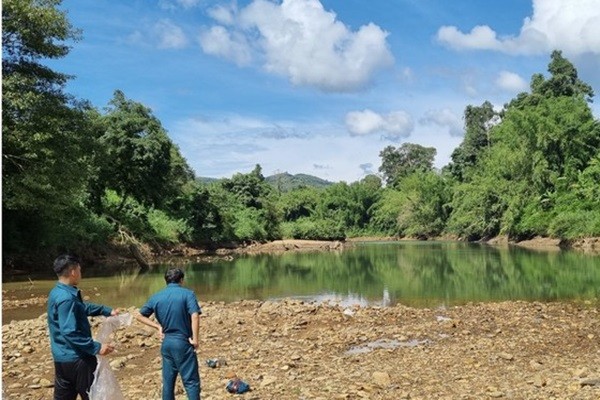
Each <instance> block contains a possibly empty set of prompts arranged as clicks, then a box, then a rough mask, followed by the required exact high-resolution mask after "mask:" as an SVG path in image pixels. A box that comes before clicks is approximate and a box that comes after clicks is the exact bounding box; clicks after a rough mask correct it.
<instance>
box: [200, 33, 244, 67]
mask: <svg viewBox="0 0 600 400" xmlns="http://www.w3.org/2000/svg"><path fill="white" fill-rule="evenodd" d="M200 45H201V46H202V49H203V50H204V52H205V53H207V54H211V55H214V56H219V57H223V58H226V59H228V60H232V61H234V62H235V63H236V64H237V65H239V66H243V65H248V64H249V63H250V62H251V60H252V54H251V49H250V47H249V45H248V43H247V42H246V38H245V37H244V36H242V35H240V34H238V33H236V32H233V33H230V32H229V31H228V30H227V29H225V28H224V27H222V26H213V27H212V28H210V29H209V30H208V31H205V32H203V33H202V34H201V35H200Z"/></svg>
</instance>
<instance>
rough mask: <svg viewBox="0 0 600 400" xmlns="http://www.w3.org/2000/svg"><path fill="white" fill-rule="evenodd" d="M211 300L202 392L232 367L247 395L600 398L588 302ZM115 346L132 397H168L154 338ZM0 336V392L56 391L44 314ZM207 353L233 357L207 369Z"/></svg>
mask: <svg viewBox="0 0 600 400" xmlns="http://www.w3.org/2000/svg"><path fill="white" fill-rule="evenodd" d="M202 305H203V317H202V318H201V326H202V328H201V345H200V349H199V352H198V358H199V361H200V363H201V376H202V387H203V399H204V400H217V399H226V398H230V397H231V396H232V395H229V394H227V393H226V391H225V385H226V383H227V380H228V379H229V378H230V377H232V376H234V375H237V376H239V377H240V378H241V379H243V380H245V381H246V382H248V383H249V384H250V386H251V388H252V391H251V392H250V393H247V394H245V395H244V396H243V397H244V398H245V399H246V400H248V399H262V400H274V399H277V400H281V399H323V400H325V399H390V400H391V399H394V400H395V399H423V400H425V399H488V398H507V399H598V398H600V363H599V362H598V360H600V334H599V333H598V332H600V313H599V312H598V309H597V308H594V307H593V306H592V305H591V304H587V305H586V304H581V305H576V304H566V303H548V304H543V303H526V302H503V303H489V304H468V305H465V306H460V307H451V308H447V309H416V308H410V307H406V306H403V305H396V306H393V307H385V308H379V307H366V308H352V309H343V308H341V307H339V306H335V305H327V304H321V305H317V304H306V303H302V302H298V301H291V300H288V301H282V302H259V301H242V302H236V303H231V304H222V303H209V304H202ZM129 311H130V312H133V311H134V309H133V308H130V309H129ZM101 320H102V318H99V317H97V318H93V326H94V330H95V331H97V329H98V326H99V324H100V323H101ZM115 342H116V343H117V352H116V353H115V354H113V355H111V356H110V357H109V358H110V361H111V364H112V365H113V368H114V370H115V375H116V377H117V379H118V381H119V382H120V385H121V387H122V389H123V392H124V394H125V398H126V399H158V398H160V395H159V393H160V387H161V375H160V374H161V372H160V368H161V365H160V357H159V346H160V343H159V341H158V338H157V337H156V335H155V334H154V333H153V332H152V331H151V330H149V329H147V328H146V327H145V326H142V325H140V324H138V323H136V322H134V324H133V325H132V326H129V327H127V328H123V329H121V330H119V331H118V332H117V333H116V335H115ZM2 343H3V355H2V366H3V369H2V383H3V385H2V386H3V391H4V394H3V398H4V397H5V398H10V399H50V398H51V393H52V387H51V384H52V383H51V382H52V379H53V364H52V359H51V357H50V352H49V344H48V338H47V329H46V320H45V315H41V316H40V317H39V318H37V319H33V320H27V321H18V322H12V323H10V324H7V325H4V326H3V327H2ZM209 358H220V359H222V360H225V362H226V365H221V366H220V367H218V368H215V369H211V368H208V366H207V365H206V363H205V360H206V359H209ZM223 364H224V363H223ZM177 388H178V389H177V393H178V396H177V398H178V399H185V398H186V397H185V394H184V392H183V390H182V387H181V384H180V383H179V382H178V384H177ZM231 398H232V397H231Z"/></svg>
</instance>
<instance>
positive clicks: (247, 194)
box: [2, 0, 600, 274]
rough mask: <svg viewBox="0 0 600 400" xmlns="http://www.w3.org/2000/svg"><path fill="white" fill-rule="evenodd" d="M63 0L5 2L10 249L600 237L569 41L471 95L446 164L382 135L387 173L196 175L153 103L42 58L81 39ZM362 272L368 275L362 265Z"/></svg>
mask: <svg viewBox="0 0 600 400" xmlns="http://www.w3.org/2000/svg"><path fill="white" fill-rule="evenodd" d="M59 5H60V1H59V0H7V1H4V2H3V4H2V6H3V7H2V8H3V10H2V24H3V30H2V45H3V49H2V54H3V60H2V72H3V81H2V90H3V96H2V151H3V158H2V179H3V191H2V200H3V204H2V212H3V251H4V254H5V258H6V257H9V258H10V257H15V256H18V255H26V254H28V253H30V252H33V253H39V254H51V253H55V252H56V251H58V250H60V251H64V250H69V251H71V250H76V249H78V248H85V247H94V246H102V245H103V244H104V243H106V242H108V241H117V242H121V243H123V244H129V243H132V242H133V243H135V242H140V241H141V242H146V243H149V244H151V245H153V246H154V247H157V246H158V247H160V246H172V245H175V244H177V243H181V242H184V243H189V244H197V245H205V246H218V245H219V244H221V243H223V242H229V241H232V242H249V241H265V240H273V239H278V238H281V237H289V238H299V239H343V238H345V237H347V236H358V235H362V234H380V235H395V236H411V237H421V238H429V237H435V236H437V235H440V234H444V233H451V234H455V235H458V236H460V237H462V238H465V239H469V240H478V239H482V238H487V237H491V236H494V235H498V234H506V235H508V236H509V237H511V238H514V239H522V238H528V237H532V236H534V235H543V236H554V237H560V238H565V239H575V238H580V237H586V236H594V235H600V212H599V211H600V184H599V182H600V122H599V121H598V120H596V119H595V118H594V116H593V114H592V111H591V109H590V107H589V102H591V101H592V98H593V95H594V92H593V90H592V88H591V87H590V86H589V85H588V84H586V83H584V82H582V81H581V80H580V79H579V77H578V74H577V70H576V69H575V67H574V66H573V64H571V62H570V61H568V60H567V59H565V58H564V57H563V56H562V53H561V52H560V51H555V52H553V53H552V56H551V59H550V63H549V65H548V71H549V73H550V76H549V77H547V78H546V77H544V76H543V75H541V74H535V75H534V76H533V77H532V79H531V86H530V92H528V93H520V94H519V95H518V96H516V97H515V99H513V100H512V101H510V102H509V103H508V104H507V105H505V107H504V109H503V110H501V111H496V110H494V109H493V107H492V105H491V103H489V102H484V103H483V104H482V105H481V106H467V107H466V109H465V113H464V119H465V137H464V140H463V142H462V143H461V144H460V145H459V146H458V147H457V148H456V149H455V150H454V152H453V153H452V162H451V163H450V164H449V165H448V166H447V167H446V168H444V169H443V172H442V173H438V172H437V171H435V170H434V169H433V160H434V157H435V155H436V150H435V149H434V148H429V147H423V146H421V145H418V144H412V143H403V144H402V145H401V146H399V147H397V148H395V147H393V146H387V147H385V148H384V149H383V150H382V151H381V153H380V157H381V166H380V168H379V172H380V173H381V177H382V178H383V180H384V181H385V184H386V186H385V187H383V186H382V179H381V177H379V176H375V175H370V176H367V177H365V178H364V179H362V180H360V181H357V182H352V183H349V184H348V183H346V182H338V183H331V182H327V181H325V180H321V179H318V178H316V177H311V176H308V175H302V174H298V175H289V174H279V175H275V176H274V177H270V178H265V177H264V176H263V174H262V168H261V167H260V165H256V167H255V168H254V169H253V170H252V171H251V172H249V173H237V174H234V175H233V176H232V177H231V178H224V179H219V180H216V181H211V182H206V181H204V182H201V181H200V180H197V179H195V178H194V173H193V171H192V170H191V168H190V167H189V165H188V164H187V161H186V160H185V159H184V157H183V156H182V155H181V152H180V150H179V148H178V147H177V146H176V145H175V144H174V143H173V142H172V141H171V139H170V138H169V136H168V133H167V131H166V130H165V129H164V127H163V126H162V124H161V122H160V121H159V119H158V118H157V117H156V116H155V115H153V113H152V111H151V110H150V109H149V108H148V107H146V106H145V105H143V104H141V103H139V102H136V101H134V100H131V99H128V98H127V97H126V96H125V94H124V93H123V92H121V91H120V90H116V91H115V92H114V97H113V98H112V100H111V101H110V102H109V104H108V107H107V108H106V109H105V110H104V112H101V111H99V110H97V109H96V108H94V107H93V106H92V105H91V104H88V103H87V102H86V101H82V100H79V99H76V98H74V97H73V96H71V95H69V94H68V93H66V92H65V84H66V82H67V81H68V79H69V78H70V77H69V76H67V75H65V74H63V73H60V72H57V71H54V70H52V69H51V68H49V67H48V66H47V65H45V64H44V62H43V61H44V60H45V59H54V58H61V57H64V56H65V55H67V54H68V51H69V49H70V47H69V44H70V43H74V42H76V41H77V40H78V39H79V32H78V31H77V30H75V29H74V28H73V27H72V26H71V25H70V23H69V21H68V20H67V18H66V14H65V12H63V11H60V10H59V9H58V6H59ZM356 271H357V272H356V273H357V274H361V273H365V271H364V268H363V266H362V265H361V266H357V267H356Z"/></svg>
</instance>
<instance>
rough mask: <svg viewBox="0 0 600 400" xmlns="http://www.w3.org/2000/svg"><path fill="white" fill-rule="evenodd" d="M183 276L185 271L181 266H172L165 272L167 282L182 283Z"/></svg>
mask: <svg viewBox="0 0 600 400" xmlns="http://www.w3.org/2000/svg"><path fill="white" fill-rule="evenodd" d="M183 276H184V273H183V270H182V269H181V268H170V269H168V270H167V272H165V281H166V282H167V283H181V281H183Z"/></svg>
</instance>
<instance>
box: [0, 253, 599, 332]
mask: <svg viewBox="0 0 600 400" xmlns="http://www.w3.org/2000/svg"><path fill="white" fill-rule="evenodd" d="M177 265H181V267H182V268H184V270H185V274H186V276H185V285H186V286H187V287H190V288H192V289H194V291H195V292H196V294H197V296H198V299H199V300H200V302H206V301H224V302H231V301H236V300H242V299H252V300H277V299H282V298H296V299H303V300H306V301H317V302H324V301H329V302H335V303H339V304H341V305H343V306H350V305H381V306H387V305H393V304H395V303H402V304H406V305H410V306H413V307H443V306H452V305H459V304H464V303H467V302H488V301H503V300H525V301H558V300H560V301H592V302H597V301H598V299H599V298H600V256H597V255H595V256H594V255H588V254H583V253H581V252H576V251H564V250H562V251H537V250H536V251H533V250H527V249H523V248H518V247H501V248H498V247H491V246H488V245H485V244H472V243H463V242H422V241H414V242H411V241H401V242H369V243H358V244H356V245H355V246H353V247H351V248H348V249H346V250H343V251H339V252H311V253H284V254H277V255H275V254H270V255H244V256H240V257H237V258H235V259H233V260H229V261H225V260H223V261H217V262H212V263H201V262H197V261H195V260H184V259H181V260H177ZM168 266H169V265H166V264H162V265H154V266H153V268H152V270H151V271H148V272H143V273H142V272H140V271H139V269H138V268H137V267H129V268H127V269H126V270H124V271H119V272H110V273H106V274H103V273H102V271H101V270H94V271H90V270H86V266H83V280H82V282H81V285H80V288H81V289H82V291H83V294H84V296H86V298H87V299H88V301H91V302H96V303H102V304H107V305H110V306H113V307H130V306H136V307H139V306H140V305H142V304H143V302H144V301H145V300H146V299H147V298H148V297H149V296H150V295H151V294H152V293H154V292H156V291H158V290H160V289H161V288H162V287H164V284H165V283H164V279H163V274H164V271H165V270H166V268H168ZM48 269H49V271H50V267H49V268H48ZM113 271H114V270H113ZM19 279H20V281H12V282H9V281H5V282H3V284H2V289H3V299H11V298H13V299H14V298H19V299H26V298H35V297H38V296H43V295H46V294H47V293H48V291H49V290H50V289H51V287H52V286H53V285H54V283H55V279H54V277H53V276H52V274H51V273H50V272H49V273H48V274H47V275H46V276H43V275H42V276H36V277H31V276H30V277H27V276H25V277H20V278H19ZM43 312H44V308H43V304H37V305H36V304H30V305H28V306H27V307H21V308H20V309H18V310H4V313H3V323H6V322H8V321H9V320H10V319H22V318H31V317H35V316H37V315H39V314H41V313H43Z"/></svg>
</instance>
